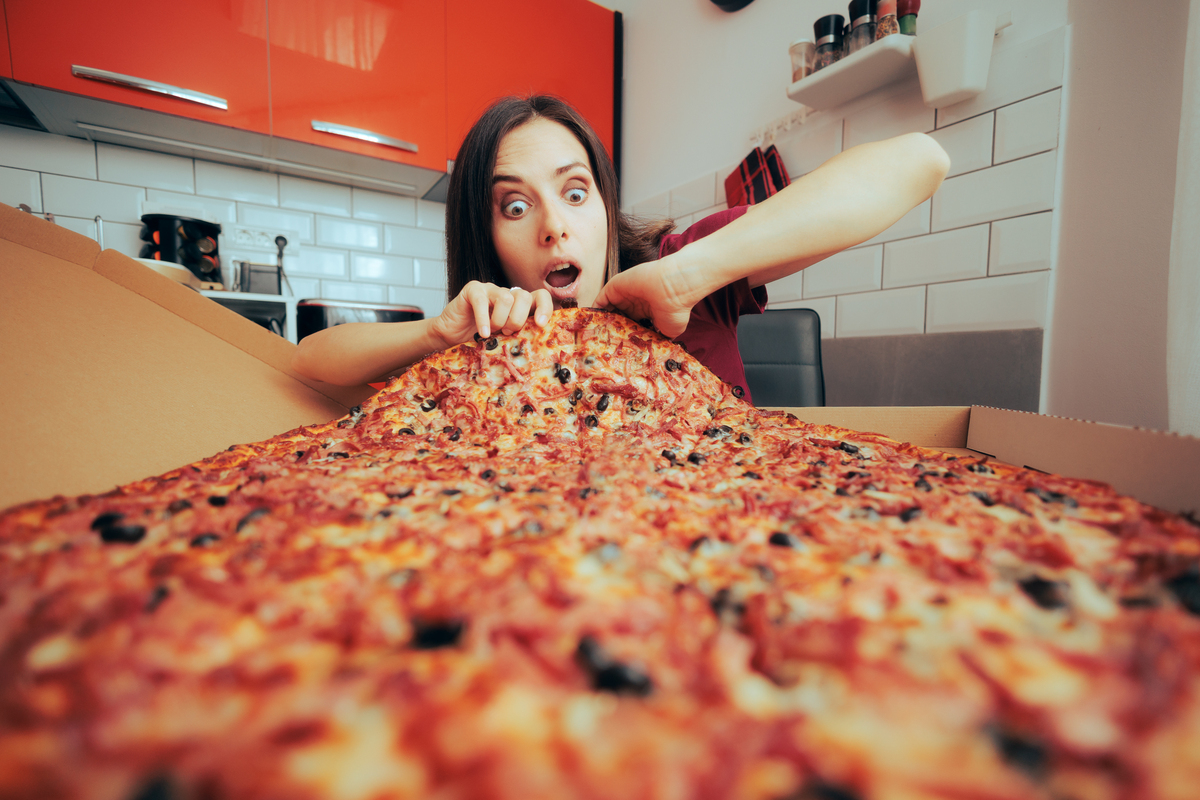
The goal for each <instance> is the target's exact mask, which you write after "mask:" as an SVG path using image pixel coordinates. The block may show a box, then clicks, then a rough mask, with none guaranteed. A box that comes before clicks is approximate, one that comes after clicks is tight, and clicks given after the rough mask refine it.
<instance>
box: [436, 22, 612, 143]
mask: <svg viewBox="0 0 1200 800" xmlns="http://www.w3.org/2000/svg"><path fill="white" fill-rule="evenodd" d="M446 25H447V31H448V35H447V39H446V51H447V52H446V97H447V109H446V121H447V122H446V127H447V137H448V138H447V151H448V152H449V153H450V157H451V158H454V155H455V154H456V153H457V152H458V147H459V145H460V144H461V143H462V140H463V137H465V136H466V134H467V131H468V130H469V129H470V127H471V125H472V123H474V122H475V120H476V119H477V118H478V117H479V115H480V113H482V112H483V110H484V109H485V108H487V107H488V106H489V105H490V104H491V103H492V102H493V101H494V100H496V99H498V98H501V97H504V96H506V95H529V94H553V95H558V96H559V97H562V98H563V99H564V100H566V101H567V102H569V103H570V104H571V105H573V106H574V107H575V108H576V109H577V110H578V111H579V112H580V113H581V114H583V116H584V118H585V119H587V121H588V122H590V123H591V124H592V127H593V128H595V129H596V133H597V134H599V136H600V139H601V141H603V142H604V146H605V147H607V148H608V151H609V154H610V155H611V154H612V146H613V88H614V87H613V12H612V11H609V10H608V9H607V8H604V7H602V6H598V5H596V4H595V3H590V2H588V0H514V2H504V3H497V2H495V0H450V2H449V3H448V4H447V8H446Z"/></svg>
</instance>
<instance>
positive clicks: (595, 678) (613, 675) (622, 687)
mask: <svg viewBox="0 0 1200 800" xmlns="http://www.w3.org/2000/svg"><path fill="white" fill-rule="evenodd" d="M575 660H576V661H577V662H578V663H579V665H580V666H581V667H582V668H583V670H584V671H585V672H586V673H587V674H588V676H589V677H590V678H591V685H592V688H593V689H594V690H596V691H598V692H612V693H614V694H629V695H634V696H636V697H645V696H647V695H649V694H650V693H651V692H652V691H654V682H653V681H651V680H650V677H649V676H648V675H646V674H644V673H642V672H640V671H639V670H636V669H634V668H633V667H631V666H629V665H627V664H622V663H621V662H619V661H614V660H612V659H611V658H609V657H608V655H607V654H606V653H605V652H604V649H603V648H602V647H601V646H600V645H599V643H598V642H596V640H595V639H593V638H592V637H591V636H584V637H583V638H581V639H580V640H579V646H578V647H577V648H576V650H575Z"/></svg>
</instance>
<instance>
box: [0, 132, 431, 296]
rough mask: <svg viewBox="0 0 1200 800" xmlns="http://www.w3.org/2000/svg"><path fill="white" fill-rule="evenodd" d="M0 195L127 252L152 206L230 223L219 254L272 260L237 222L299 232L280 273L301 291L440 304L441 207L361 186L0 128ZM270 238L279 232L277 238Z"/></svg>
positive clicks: (134, 248)
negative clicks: (239, 239) (237, 235)
mask: <svg viewBox="0 0 1200 800" xmlns="http://www.w3.org/2000/svg"><path fill="white" fill-rule="evenodd" d="M0 202H3V203H6V204H7V205H11V206H17V205H19V204H22V203H24V204H26V205H28V206H29V207H30V208H31V209H32V210H33V211H35V212H37V213H39V214H42V213H49V214H53V215H54V219H55V222H57V223H58V224H59V225H61V226H62V227H64V228H69V229H71V230H73V231H76V232H78V233H81V234H83V235H85V236H90V237H91V238H93V239H95V238H96V237H97V225H96V222H95V217H96V216H97V215H98V216H100V217H101V218H102V224H103V238H104V246H105V247H106V248H112V249H114V250H117V251H119V252H121V253H124V254H126V255H129V256H137V254H138V251H139V250H140V248H141V244H142V243H141V241H140V240H139V238H138V234H139V231H140V229H141V223H140V217H141V214H142V213H143V212H142V208H143V205H144V204H146V203H153V204H164V205H169V206H171V207H173V208H178V209H181V210H184V211H186V210H187V209H189V208H191V209H199V210H202V212H203V213H204V214H205V215H206V216H207V217H209V218H211V219H214V220H215V221H217V222H220V223H221V224H222V226H223V227H224V234H225V239H224V241H223V243H222V245H221V256H222V260H223V261H225V260H229V259H239V260H249V261H256V262H266V263H274V258H275V255H274V253H275V251H274V248H273V247H255V246H253V245H248V246H247V245H239V244H237V243H236V242H235V241H234V239H233V236H232V235H231V234H232V230H233V226H234V225H235V224H238V225H244V226H253V227H254V228H256V229H261V230H263V231H267V232H270V233H272V234H274V233H285V235H287V236H288V237H289V240H291V239H295V240H296V241H298V243H299V245H300V247H299V249H298V251H297V252H295V253H293V249H292V248H291V247H289V249H288V252H287V254H286V255H285V258H284V269H285V272H286V273H287V275H288V278H289V280H290V283H291V287H292V290H293V293H294V294H295V295H296V296H297V297H304V298H324V299H336V300H360V301H365V302H370V303H402V304H410V305H416V306H420V307H421V308H422V309H423V310H424V311H425V313H426V315H427V316H429V315H433V314H437V313H439V312H440V311H441V310H442V308H443V307H444V306H445V302H446V297H445V287H446V266H445V258H446V256H445V243H444V240H443V236H444V234H443V231H444V230H445V206H444V205H443V204H441V203H431V202H428V201H424V200H416V199H414V198H411V197H401V196H398V195H390V194H385V193H381V192H376V191H368V190H365V189H359V188H357V187H350V186H342V185H338V184H331V183H322V182H318V181H310V180H304V179H301V178H293V177H289V176H280V175H274V174H271V173H266V172H259V171H256V170H252V169H243V168H240V167H234V166H228V165H225V164H216V163H212V162H209V161H202V160H200V159H192V158H181V157H179V156H172V155H165V154H162V153H154V152H149V151H145V150H137V149H133V148H127V147H118V146H115V145H110V144H105V143H93V142H89V141H85V140H83V139H74V138H69V137H65V136H57V135H54V134H49V133H41V132H38V131H31V130H26V129H23V128H14V127H9V126H3V125H0ZM271 238H273V236H272V237H271Z"/></svg>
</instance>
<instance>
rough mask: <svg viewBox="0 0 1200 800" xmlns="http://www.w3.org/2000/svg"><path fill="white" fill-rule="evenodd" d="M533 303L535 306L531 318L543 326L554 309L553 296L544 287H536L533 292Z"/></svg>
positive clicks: (548, 320)
mask: <svg viewBox="0 0 1200 800" xmlns="http://www.w3.org/2000/svg"><path fill="white" fill-rule="evenodd" d="M533 303H534V306H535V311H534V318H533V320H534V322H536V323H537V324H538V325H539V326H540V327H543V328H544V327H546V324H547V323H549V322H550V314H551V313H552V312H553V311H554V298H553V297H551V296H550V292H548V291H546V290H545V289H538V290H537V291H535V292H534V293H533Z"/></svg>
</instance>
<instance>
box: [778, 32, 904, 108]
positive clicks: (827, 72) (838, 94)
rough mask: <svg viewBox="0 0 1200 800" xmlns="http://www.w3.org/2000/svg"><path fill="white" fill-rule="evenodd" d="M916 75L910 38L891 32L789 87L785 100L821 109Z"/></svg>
mask: <svg viewBox="0 0 1200 800" xmlns="http://www.w3.org/2000/svg"><path fill="white" fill-rule="evenodd" d="M916 74H917V67H916V62H915V61H914V60H913V37H912V36H906V35H904V34H903V33H893V34H892V35H891V36H885V37H883V38H882V39H880V40H879V41H877V42H872V43H871V44H870V45H868V46H867V47H864V48H863V49H862V50H859V51H858V52H857V53H851V54H850V55H848V56H846V57H845V58H843V59H842V60H841V61H838V62H837V63H836V64H831V65H829V66H828V67H826V68H825V69H823V70H821V71H820V72H815V73H813V74H812V75H809V76H808V77H806V78H801V79H800V80H798V81H796V82H795V83H793V84H792V85H791V86H789V87H788V93H787V94H788V97H790V98H791V99H792V100H795V101H796V102H797V103H803V104H804V105H806V106H808V107H809V108H812V109H815V110H818V111H820V110H822V109H826V108H834V107H835V106H840V105H843V104H845V103H848V102H850V101H851V100H853V99H854V98H856V97H859V96H861V95H864V94H866V93H867V92H870V91H873V90H875V89H878V88H879V87H881V86H887V85H888V84H890V83H895V82H896V81H900V80H903V79H905V78H908V77H910V76H913V75H916Z"/></svg>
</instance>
